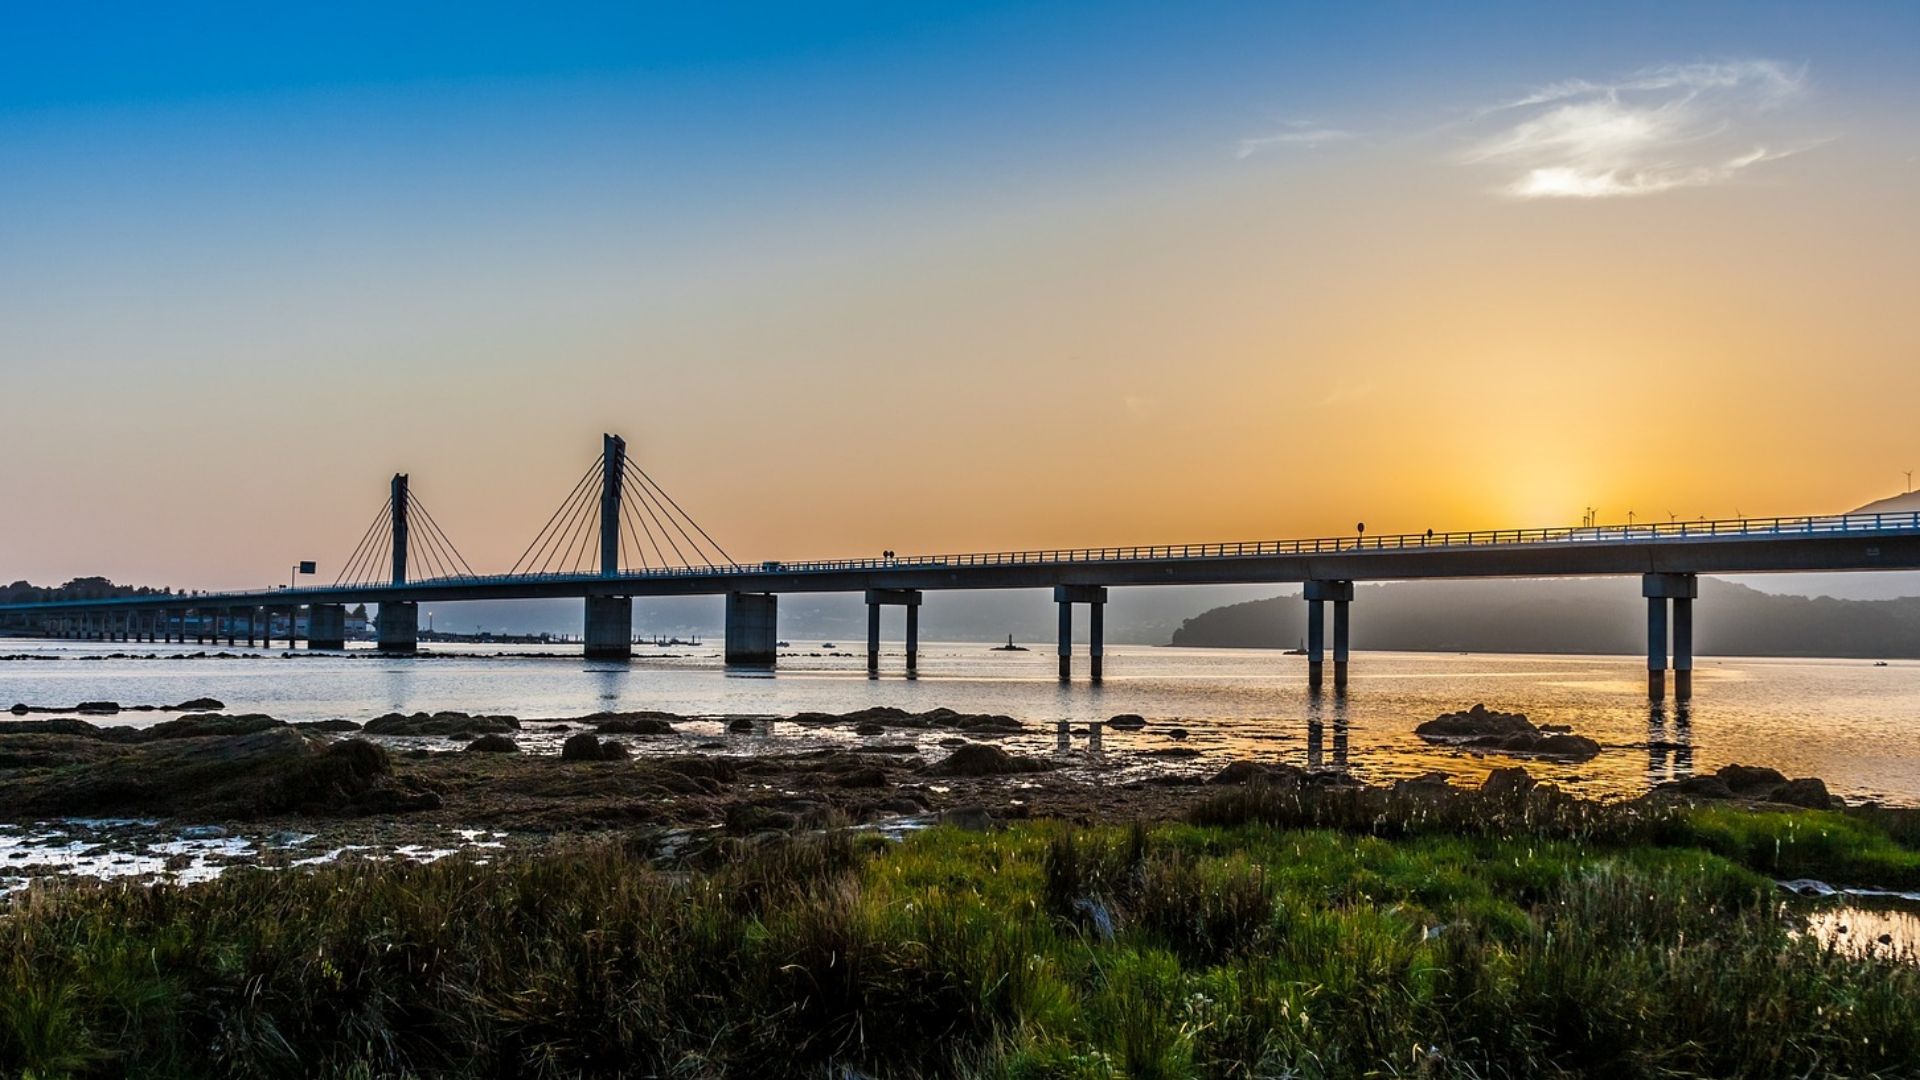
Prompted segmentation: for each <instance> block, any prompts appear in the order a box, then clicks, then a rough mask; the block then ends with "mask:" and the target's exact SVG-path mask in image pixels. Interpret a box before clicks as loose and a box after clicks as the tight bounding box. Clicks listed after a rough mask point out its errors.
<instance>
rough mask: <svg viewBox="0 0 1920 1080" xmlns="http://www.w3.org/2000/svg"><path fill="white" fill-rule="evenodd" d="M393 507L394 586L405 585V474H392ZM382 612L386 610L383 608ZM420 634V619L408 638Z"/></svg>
mask: <svg viewBox="0 0 1920 1080" xmlns="http://www.w3.org/2000/svg"><path fill="white" fill-rule="evenodd" d="M390 489H391V491H392V496H391V503H392V506H393V576H392V578H391V580H392V582H393V583H394V584H395V585H405V584H406V583H407V502H408V499H407V474H406V473H394V474H393V482H392V484H391V485H390ZM381 610H382V611H384V610H386V609H385V608H384V607H383V608H382V609H381ZM419 634H420V619H419V618H418V616H416V617H415V618H414V620H413V629H412V630H411V631H409V636H410V637H411V638H413V639H415V640H416V641H417V639H418V637H419Z"/></svg>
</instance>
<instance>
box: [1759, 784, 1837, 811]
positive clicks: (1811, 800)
mask: <svg viewBox="0 0 1920 1080" xmlns="http://www.w3.org/2000/svg"><path fill="white" fill-rule="evenodd" d="M1768 799H1769V800H1771V801H1773V802H1777V803H1786V804H1788V805H1790V806H1804V807H1806V808H1807V809H1809V810H1827V809H1831V808H1832V807H1833V796H1832V795H1830V794H1828V793H1827V785H1826V783H1825V782H1824V781H1822V780H1821V779H1819V778H1818V777H1813V776H1809V777H1805V778H1803V779H1799V780H1789V781H1787V782H1786V783H1784V784H1782V785H1780V787H1778V788H1776V789H1775V790H1774V792H1773V794H1772V795H1769V796H1768Z"/></svg>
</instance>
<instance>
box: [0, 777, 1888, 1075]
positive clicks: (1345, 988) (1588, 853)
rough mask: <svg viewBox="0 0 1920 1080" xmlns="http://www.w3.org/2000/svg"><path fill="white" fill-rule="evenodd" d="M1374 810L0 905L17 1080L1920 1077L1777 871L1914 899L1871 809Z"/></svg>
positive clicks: (769, 847) (1868, 967)
mask: <svg viewBox="0 0 1920 1080" xmlns="http://www.w3.org/2000/svg"><path fill="white" fill-rule="evenodd" d="M1344 797H1345V796H1342V798H1344ZM1235 798H1237V799H1240V801H1239V802H1238V803H1236V805H1237V806H1239V807H1240V809H1242V810H1245V809H1247V808H1248V806H1249V805H1251V804H1249V803H1248V802H1247V801H1246V800H1245V799H1243V798H1241V797H1239V796H1236V797H1235ZM1365 809H1368V808H1367V807H1354V806H1348V807H1344V808H1339V807H1336V808H1332V809H1328V808H1326V807H1322V808H1319V809H1306V810H1303V809H1302V807H1301V805H1294V806H1293V808H1292V809H1291V810H1289V811H1287V812H1288V813H1293V814H1300V813H1308V814H1310V815H1314V816H1317V817H1320V818H1322V819H1326V820H1322V821H1320V823H1319V824H1317V825H1312V826H1303V825H1299V824H1280V823H1274V822H1271V821H1267V820H1261V819H1262V817H1272V816H1276V814H1277V813H1278V812H1277V811H1273V808H1272V807H1268V808H1267V810H1268V811H1273V812H1271V813H1268V812H1263V813H1245V814H1237V815H1236V814H1230V813H1228V812H1226V810H1225V809H1224V808H1223V807H1221V806H1211V807H1208V808H1205V809H1203V810H1202V811H1200V812H1198V813H1197V814H1196V815H1195V817H1196V820H1197V821H1198V822H1211V823H1194V824H1185V823H1173V824H1163V825H1158V826H1155V827H1152V828H1145V827H1139V826H1135V827H1132V828H1125V827H1113V828H1101V829H1081V828H1075V827H1072V826H1068V825H1064V824H1059V823H1050V822H1034V823H1026V824H1021V825H1018V826H1016V827H1014V828H1011V829H1007V830H1005V831H1001V832H994V833H967V832H959V831H954V830H947V829H941V830H934V831H930V832H926V833H922V834H917V835H915V836H913V837H911V838H910V839H908V840H907V841H905V842H904V843H900V844H897V845H889V844H886V843H883V842H881V841H878V840H876V839H874V838H872V837H862V836H857V835H854V834H848V833H836V834H832V835H829V836H827V837H824V838H816V839H811V840H798V841H791V842H784V843H777V844H762V845H755V844H749V843H746V842H741V841H724V842H723V843H722V844H721V846H719V847H717V848H715V849H713V850H711V851H709V852H707V853H705V854H703V855H702V856H701V857H700V858H699V860H698V861H697V863H695V864H691V865H686V866H681V867H675V868H671V869H666V870H663V869H659V868H656V867H655V866H653V865H652V864H651V863H650V862H649V861H648V860H647V859H646V857H645V854H646V850H645V849H646V845H645V844H642V843H636V844H634V845H632V846H631V848H629V847H627V846H623V845H620V844H615V843H598V844H591V845H576V846H573V847H569V848H563V849H560V850H556V851H555V852H554V853H552V854H548V855H544V856H541V857H525V858H513V859H507V860H503V861H498V862H494V863H492V864H489V865H476V864H475V863H472V862H469V861H459V860H448V861H444V862H441V863H436V864H433V865H430V866H411V865H377V866H374V865H359V866H343V867H335V868H326V869H320V870H317V871H314V872H310V873H309V872H285V871H282V872H266V871H241V872H236V873H233V874H230V875H229V876H228V877H226V878H223V879H221V880H219V881H216V882H212V883H207V884H204V885H197V886H193V887H187V888H172V887H161V888H139V887H121V886H108V885H57V886H52V887H46V888H41V889H37V890H35V891H33V892H30V893H28V894H25V895H23V896H22V897H19V898H16V899H15V901H14V902H13V903H12V904H11V905H10V906H9V907H7V908H5V909H0V1074H5V1075H23V1076H34V1077H60V1076H70V1075H87V1076H121V1075H130V1076H357V1077H374V1076H580V1075H634V1076H652V1075H663V1076H664V1075H671V1076H688V1077H700V1076H723V1075H725V1076H822V1077H825V1076H836V1077H837V1076H843V1075H847V1076H850V1075H856V1073H847V1072H843V1071H842V1070H846V1069H853V1070H858V1072H857V1075H865V1076H873V1077H917V1076H958V1077H979V1078H986V1077H1007V1078H1075V1077H1113V1078H1120V1077H1125V1078H1132V1080H1148V1078H1154V1077H1186V1076H1222V1077H1268V1076H1272V1077H1279V1076H1358V1075H1400V1074H1407V1075H1420V1076H1468V1077H1480V1076H1533V1075H1607V1076H1615V1075H1618V1076H1781V1077H1787V1076H1794V1077H1798V1076H1805V1075H1809V1074H1844V1075H1887V1076H1895V1075H1913V1073H1914V1064H1913V1063H1915V1062H1920V970H1917V969H1915V968H1913V967H1909V966H1904V965H1900V964H1895V963H1891V962H1886V961H1864V960H1856V959H1850V958H1847V957H1844V956H1841V955H1838V954H1836V953H1832V952H1829V951H1824V950H1822V949H1821V948H1819V947H1818V946H1817V945H1815V944H1813V943H1812V942H1810V941H1808V940H1806V939H1804V938H1800V937H1797V936H1794V935H1792V934H1791V933H1790V932H1789V926H1788V920H1787V919H1785V918H1784V917H1783V913H1782V910H1781V908H1780V901H1779V896H1778V891H1777V889H1776V888H1775V887H1774V886H1773V885H1772V884H1771V882H1770V881H1768V880H1767V878H1766V876H1764V875H1766V874H1775V873H1783V872H1789V871H1783V870H1782V869H1781V867H1795V868H1812V867H1825V868H1829V869H1832V870H1836V871H1844V872H1845V873H1847V874H1852V875H1856V877H1855V880H1858V881H1860V882H1861V883H1888V882H1892V881H1898V880H1905V877H1904V875H1908V874H1910V873H1912V860H1913V855H1912V853H1911V852H1910V851H1909V850H1908V849H1906V848H1904V847H1902V846H1900V845H1899V844H1897V843H1895V842H1894V841H1893V840H1892V839H1890V838H1889V837H1888V836H1887V835H1886V834H1885V833H1884V832H1881V831H1879V830H1878V829H1877V827H1876V826H1875V825H1873V824H1872V823H1871V822H1865V821H1860V820H1855V819H1851V818H1847V817H1845V816H1843V815H1838V814H1816V813H1793V814H1771V813H1755V812H1745V811H1733V810H1725V811H1722V810H1712V811H1686V812H1678V811H1676V812H1673V813H1660V814H1657V815H1653V816H1652V817H1638V818H1633V817H1607V818H1606V819H1605V820H1599V819H1595V818H1593V817H1592V816H1591V814H1590V812H1589V811H1580V814H1581V815H1583V816H1582V818H1581V820H1580V821H1578V822H1574V821H1572V820H1571V819H1562V818H1557V817H1554V816H1552V815H1553V812H1535V813H1533V816H1532V817H1531V818H1529V819H1526V820H1521V819H1520V818H1518V817H1516V818H1513V819H1510V820H1508V821H1506V822H1505V824H1504V825H1494V824H1488V823H1487V822H1486V820H1485V815H1483V816H1482V818H1481V824H1482V826H1483V827H1478V828H1472V829H1465V830H1460V829H1454V828H1451V827H1442V826H1441V825H1437V824H1435V825H1432V827H1426V826H1423V825H1418V823H1419V822H1420V821H1428V822H1429V823H1431V819H1432V817H1433V815H1432V814H1429V815H1427V816H1426V817H1425V818H1421V817H1420V816H1419V815H1416V814H1414V813H1412V812H1408V813H1406V814H1404V815H1402V816H1400V817H1398V818H1393V817H1392V816H1391V815H1389V820H1387V821H1386V823H1385V824H1384V825H1381V824H1378V820H1379V815H1378V814H1377V813H1376V814H1374V815H1372V816H1367V817H1365V818H1364V821H1363V820H1362V818H1360V817H1354V818H1352V819H1351V820H1350V821H1348V827H1344V828H1343V827H1335V822H1334V821H1333V820H1332V819H1334V818H1341V816H1342V815H1346V814H1349V813H1350V812H1353V811H1356V810H1365ZM1373 809H1375V810H1377V809H1378V808H1377V807H1375V808H1373ZM1482 809H1483V810H1487V809H1488V808H1486V807H1483V808H1482ZM1489 812H1491V811H1489ZM1449 813H1450V812H1442V813H1441V815H1440V816H1441V817H1447V816H1448V814H1449ZM1568 813H1572V811H1568ZM1235 816H1238V817H1240V818H1241V819H1242V820H1239V821H1237V822H1235V821H1229V820H1227V819H1229V818H1232V817H1235ZM1343 820H1345V819H1343ZM1367 823H1374V824H1367ZM1456 824H1457V823H1456ZM1416 826H1418V827H1416ZM1381 834H1385V835H1381ZM1756 871H1758V872H1756ZM1791 872H1795V873H1797V872H1799V871H1798V870H1794V871H1791ZM1876 874H1882V875H1886V878H1885V879H1882V880H1875V879H1873V878H1872V875H1876Z"/></svg>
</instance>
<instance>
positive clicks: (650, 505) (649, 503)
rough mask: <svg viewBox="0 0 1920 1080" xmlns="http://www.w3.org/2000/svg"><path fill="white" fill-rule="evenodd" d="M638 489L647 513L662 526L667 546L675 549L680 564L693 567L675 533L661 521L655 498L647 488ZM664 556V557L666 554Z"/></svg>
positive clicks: (684, 567) (683, 566) (661, 531)
mask: <svg viewBox="0 0 1920 1080" xmlns="http://www.w3.org/2000/svg"><path fill="white" fill-rule="evenodd" d="M637 491H638V493H639V495H640V505H641V506H642V507H644V508H646V511H647V515H648V516H649V517H651V518H653V523H654V524H655V525H658V526H660V535H661V536H663V537H665V538H666V541H667V546H668V547H671V548H672V549H673V556H674V558H676V559H678V560H680V566H681V567H682V568H683V569H686V568H691V567H692V566H693V563H692V562H691V561H690V560H689V559H688V558H687V555H686V552H684V551H681V550H680V545H679V544H677V543H675V542H674V539H673V534H672V533H670V532H668V531H667V527H666V525H665V524H664V523H662V522H661V520H660V514H659V513H658V512H657V511H656V510H655V505H656V504H655V502H654V500H652V499H651V498H650V497H649V496H648V493H647V489H646V488H644V487H638V488H637ZM662 557H663V558H664V556H662Z"/></svg>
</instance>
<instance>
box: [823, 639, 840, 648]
mask: <svg viewBox="0 0 1920 1080" xmlns="http://www.w3.org/2000/svg"><path fill="white" fill-rule="evenodd" d="M820 647H821V648H823V649H837V648H839V646H838V645H835V644H834V643H833V642H831V641H823V642H821V643H820Z"/></svg>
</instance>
